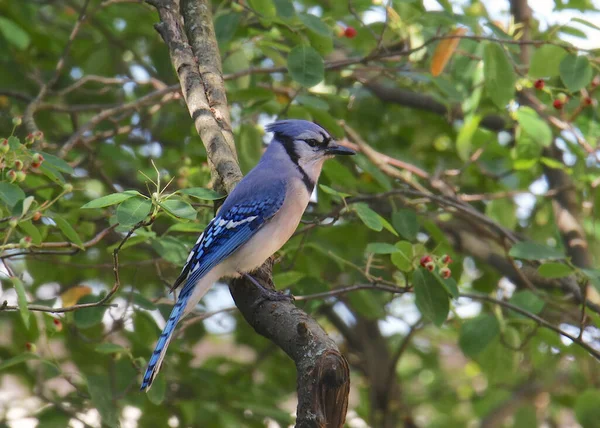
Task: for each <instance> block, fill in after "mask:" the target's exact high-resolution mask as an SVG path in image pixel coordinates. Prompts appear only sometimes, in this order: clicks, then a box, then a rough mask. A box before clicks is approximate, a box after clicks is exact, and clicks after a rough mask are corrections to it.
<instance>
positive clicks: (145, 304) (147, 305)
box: [132, 293, 156, 311]
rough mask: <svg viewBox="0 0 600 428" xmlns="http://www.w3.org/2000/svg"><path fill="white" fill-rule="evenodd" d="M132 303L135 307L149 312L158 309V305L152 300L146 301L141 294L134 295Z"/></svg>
mask: <svg viewBox="0 0 600 428" xmlns="http://www.w3.org/2000/svg"><path fill="white" fill-rule="evenodd" d="M132 301H133V304H134V305H137V306H139V307H140V308H142V309H147V310H149V311H153V310H155V309H156V305H155V304H154V303H152V302H151V301H150V300H148V299H146V298H145V297H144V296H143V295H141V294H140V293H133V298H132Z"/></svg>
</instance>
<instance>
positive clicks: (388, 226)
mask: <svg viewBox="0 0 600 428" xmlns="http://www.w3.org/2000/svg"><path fill="white" fill-rule="evenodd" d="M377 215H378V216H379V221H380V222H381V225H382V226H383V228H384V229H385V230H387V231H388V232H390V233H391V234H392V235H394V236H395V237H397V238H398V237H400V235H398V232H396V229H394V226H392V224H391V223H390V222H389V221H387V220H386V219H385V218H384V217H382V216H380V215H379V214H377Z"/></svg>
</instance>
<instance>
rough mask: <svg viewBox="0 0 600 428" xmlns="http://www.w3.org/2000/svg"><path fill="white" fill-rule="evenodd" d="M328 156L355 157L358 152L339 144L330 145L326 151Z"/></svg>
mask: <svg viewBox="0 0 600 428" xmlns="http://www.w3.org/2000/svg"><path fill="white" fill-rule="evenodd" d="M325 152H326V153H327V154H328V155H355V154H356V152H355V151H354V150H352V149H349V148H348V147H344V146H340V145H338V144H330V145H329V146H327V148H326V149H325Z"/></svg>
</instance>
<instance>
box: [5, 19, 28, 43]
mask: <svg viewBox="0 0 600 428" xmlns="http://www.w3.org/2000/svg"><path fill="white" fill-rule="evenodd" d="M0 33H2V35H3V36H4V38H5V39H6V40H7V41H8V42H9V43H11V44H12V45H13V46H15V47H16V48H17V49H19V50H25V49H27V47H28V46H29V43H30V42H31V39H30V37H29V34H27V32H26V31H25V30H23V29H22V28H21V27H20V26H18V25H17V24H16V23H15V22H13V21H11V20H10V19H8V18H4V17H3V16H0Z"/></svg>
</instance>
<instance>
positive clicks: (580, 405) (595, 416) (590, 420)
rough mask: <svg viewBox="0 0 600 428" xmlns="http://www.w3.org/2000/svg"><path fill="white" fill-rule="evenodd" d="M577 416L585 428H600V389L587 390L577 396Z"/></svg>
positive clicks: (575, 407)
mask: <svg viewBox="0 0 600 428" xmlns="http://www.w3.org/2000/svg"><path fill="white" fill-rule="evenodd" d="M576 397H577V398H576V399H575V406H574V409H575V416H576V417H577V421H578V422H579V423H580V424H581V426H583V428H598V427H600V405H599V404H600V389H587V390H585V391H583V392H582V393H579V394H576Z"/></svg>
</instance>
